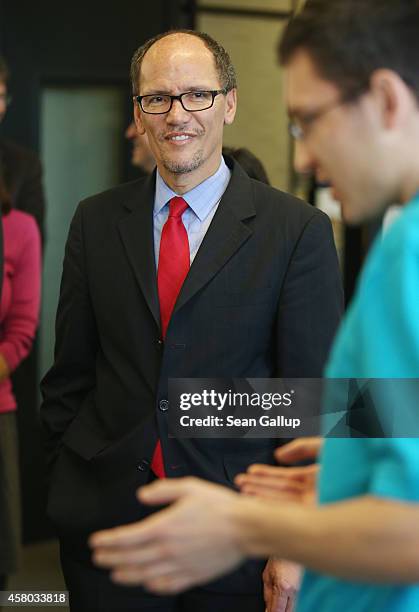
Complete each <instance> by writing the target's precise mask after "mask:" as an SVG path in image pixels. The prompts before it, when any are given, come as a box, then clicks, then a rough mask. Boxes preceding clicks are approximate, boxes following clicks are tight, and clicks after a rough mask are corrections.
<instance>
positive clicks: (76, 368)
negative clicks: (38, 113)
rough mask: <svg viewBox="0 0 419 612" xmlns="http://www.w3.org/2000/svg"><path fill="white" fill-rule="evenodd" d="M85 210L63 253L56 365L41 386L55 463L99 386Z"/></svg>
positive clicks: (76, 219) (74, 224)
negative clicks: (65, 436)
mask: <svg viewBox="0 0 419 612" xmlns="http://www.w3.org/2000/svg"><path fill="white" fill-rule="evenodd" d="M82 208H83V206H82V205H81V206H79V208H78V210H77V211H76V214H75V216H74V218H73V221H72V223H71V227H70V232H69V236H68V240H67V244H66V249H65V256H64V266H63V275H62V279H61V289H60V299H59V304H58V310H57V319H56V343H55V356H54V364H53V366H52V368H51V369H50V370H49V372H48V373H47V375H46V376H45V378H44V379H43V381H42V383H41V391H42V395H43V404H42V407H41V418H42V421H43V424H44V427H45V430H46V434H47V445H48V450H49V453H50V460H51V461H53V459H54V457H55V456H56V454H57V451H58V448H59V445H60V441H61V438H62V435H63V433H64V432H65V431H66V429H67V427H68V426H69V424H70V423H71V421H72V420H73V419H74V417H75V415H76V414H77V412H78V411H79V409H80V406H81V404H82V402H83V401H84V399H85V398H86V397H87V395H88V394H89V393H90V392H91V391H92V390H93V389H94V387H95V381H96V378H95V365H96V354H97V350H98V336H97V330H96V323H95V318H94V314H93V309H92V305H91V301H90V297H89V291H88V282H87V276H86V267H85V253H84V246H83V223H82V216H83V215H82Z"/></svg>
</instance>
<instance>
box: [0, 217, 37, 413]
mask: <svg viewBox="0 0 419 612" xmlns="http://www.w3.org/2000/svg"><path fill="white" fill-rule="evenodd" d="M2 223H3V243H4V271H3V286H2V292H1V301H0V354H1V355H3V357H4V358H5V360H6V362H7V364H8V366H9V369H10V371H13V370H15V369H16V367H17V366H18V365H19V364H20V362H21V361H22V360H23V359H24V358H25V357H26V356H27V354H28V353H29V351H30V349H31V346H32V342H33V339H34V336H35V331H36V328H37V325H38V316H39V302H40V286H41V241H40V236H39V230H38V227H37V225H36V222H35V220H34V218H33V217H32V216H31V215H28V214H27V213H24V212H21V211H19V210H12V211H11V212H10V213H9V214H8V215H6V216H3V217H2ZM15 409H16V400H15V397H14V395H13V391H12V385H11V382H10V378H7V379H5V380H3V381H1V382H0V412H9V411H11V410H15Z"/></svg>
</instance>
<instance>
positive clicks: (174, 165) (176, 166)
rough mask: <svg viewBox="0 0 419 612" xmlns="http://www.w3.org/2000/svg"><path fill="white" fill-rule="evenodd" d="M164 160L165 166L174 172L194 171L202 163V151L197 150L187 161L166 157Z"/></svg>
mask: <svg viewBox="0 0 419 612" xmlns="http://www.w3.org/2000/svg"><path fill="white" fill-rule="evenodd" d="M162 162H163V166H164V168H165V169H166V170H167V171H168V172H171V173H172V174H188V172H193V171H194V170H196V169H197V168H199V166H200V165H201V164H202V162H203V157H202V151H197V152H196V153H195V154H194V155H193V157H192V158H191V159H187V160H185V161H178V160H174V159H167V158H164V159H162Z"/></svg>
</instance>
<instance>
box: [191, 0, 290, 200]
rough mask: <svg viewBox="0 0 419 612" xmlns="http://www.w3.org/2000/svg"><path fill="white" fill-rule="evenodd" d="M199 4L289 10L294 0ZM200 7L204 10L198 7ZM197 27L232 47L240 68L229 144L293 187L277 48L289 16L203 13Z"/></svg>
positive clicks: (276, 180)
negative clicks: (235, 109)
mask: <svg viewBox="0 0 419 612" xmlns="http://www.w3.org/2000/svg"><path fill="white" fill-rule="evenodd" d="M199 4H201V5H205V6H209V5H213V6H222V7H223V8H226V7H234V8H238V7H240V8H256V9H258V10H262V9H269V10H278V11H280V10H288V9H290V8H291V6H292V4H293V3H292V0H282V1H281V0H257V1H256V0H202V1H201V2H200V3H199V2H198V7H199ZM198 10H199V9H198ZM196 27H197V29H199V30H202V31H204V32H208V34H210V35H211V36H213V37H214V38H215V39H216V40H218V41H219V42H220V43H221V44H222V45H223V46H225V48H226V49H227V51H228V52H229V54H230V56H231V59H232V61H233V64H234V66H235V68H236V70H237V76H238V83H239V91H238V96H239V105H238V113H237V116H236V120H235V122H234V124H233V125H232V126H230V127H228V128H227V129H226V132H225V144H226V145H227V146H233V147H240V146H245V147H247V148H248V149H250V150H251V151H252V153H254V154H255V155H257V156H258V157H259V158H260V159H261V161H262V162H263V164H264V165H265V167H266V170H267V172H268V175H269V178H270V180H271V182H272V184H273V185H274V186H275V187H278V188H280V189H288V188H289V181H290V178H289V177H290V141H289V137H288V131H287V124H288V119H287V115H286V111H285V105H284V96H283V91H282V81H281V72H280V69H279V67H278V65H277V61H276V54H275V48H276V44H277V41H278V38H279V35H280V32H281V30H282V28H283V27H284V21H283V20H281V19H280V18H278V19H266V18H259V17H257V18H255V17H248V16H235V15H234V16H230V15H225V14H213V13H205V12H204V11H203V12H202V13H199V12H198V19H197V24H196Z"/></svg>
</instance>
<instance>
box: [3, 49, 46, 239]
mask: <svg viewBox="0 0 419 612" xmlns="http://www.w3.org/2000/svg"><path fill="white" fill-rule="evenodd" d="M8 80H9V69H8V67H7V64H6V62H5V60H4V58H3V57H2V56H0V122H1V121H2V120H3V118H4V116H5V114H6V111H7V106H8V103H9V101H10V95H9V93H8ZM0 172H1V174H2V176H3V179H4V182H5V185H6V188H7V191H8V194H9V196H10V198H11V202H12V206H13V208H18V209H19V210H23V211H25V212H27V213H29V214H31V215H33V216H34V217H35V219H36V221H37V223H38V227H39V230H40V232H41V236H42V239H43V241H44V239H45V228H44V217H45V197H44V191H43V186H42V167H41V162H40V161H39V158H38V156H37V155H36V154H35V153H34V152H33V151H30V150H29V149H26V148H24V147H21V146H20V145H17V144H16V143H14V142H11V141H9V140H4V139H3V138H0Z"/></svg>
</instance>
